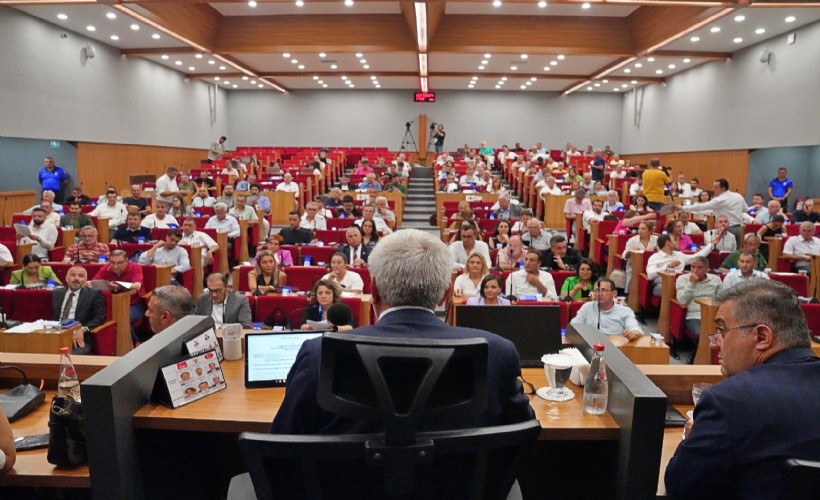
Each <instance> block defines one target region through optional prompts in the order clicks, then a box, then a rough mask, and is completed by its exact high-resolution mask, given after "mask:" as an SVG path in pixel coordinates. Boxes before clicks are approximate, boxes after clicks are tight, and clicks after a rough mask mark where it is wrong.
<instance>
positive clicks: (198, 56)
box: [194, 54, 202, 59]
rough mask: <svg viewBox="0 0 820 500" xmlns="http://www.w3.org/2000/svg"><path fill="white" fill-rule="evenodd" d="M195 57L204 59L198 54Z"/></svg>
mask: <svg viewBox="0 0 820 500" xmlns="http://www.w3.org/2000/svg"><path fill="white" fill-rule="evenodd" d="M194 57H196V58H197V59H202V54H197V55H195V56H194Z"/></svg>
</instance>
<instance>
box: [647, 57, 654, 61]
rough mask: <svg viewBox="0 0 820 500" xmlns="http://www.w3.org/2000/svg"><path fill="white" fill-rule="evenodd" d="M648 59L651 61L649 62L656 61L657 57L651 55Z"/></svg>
mask: <svg viewBox="0 0 820 500" xmlns="http://www.w3.org/2000/svg"><path fill="white" fill-rule="evenodd" d="M646 60H647V61H649V62H655V58H654V57H649V58H647V59H646Z"/></svg>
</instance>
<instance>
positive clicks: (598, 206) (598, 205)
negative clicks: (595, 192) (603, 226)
mask: <svg viewBox="0 0 820 500" xmlns="http://www.w3.org/2000/svg"><path fill="white" fill-rule="evenodd" d="M606 215H609V214H608V213H607V212H604V202H603V201H601V200H593V202H592V208H591V209H590V210H585V211H584V215H583V219H582V221H583V224H584V231H586V232H589V221H592V220H597V221H602V220H604V216H606Z"/></svg>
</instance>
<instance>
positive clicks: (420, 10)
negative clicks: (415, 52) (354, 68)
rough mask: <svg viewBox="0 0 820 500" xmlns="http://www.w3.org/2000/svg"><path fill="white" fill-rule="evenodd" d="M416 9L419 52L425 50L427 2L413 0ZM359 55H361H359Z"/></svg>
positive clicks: (424, 51)
mask: <svg viewBox="0 0 820 500" xmlns="http://www.w3.org/2000/svg"><path fill="white" fill-rule="evenodd" d="M414 7H415V10H416V44H417V45H418V47H419V52H421V53H426V52H427V4H426V3H424V2H415V3H414ZM359 57H361V56H359Z"/></svg>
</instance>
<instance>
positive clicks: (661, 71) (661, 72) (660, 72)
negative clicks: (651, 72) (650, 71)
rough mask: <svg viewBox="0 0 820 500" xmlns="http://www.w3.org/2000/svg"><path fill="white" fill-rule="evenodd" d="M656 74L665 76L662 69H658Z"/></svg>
mask: <svg viewBox="0 0 820 500" xmlns="http://www.w3.org/2000/svg"><path fill="white" fill-rule="evenodd" d="M655 74H656V75H662V74H663V70H662V69H656V70H655Z"/></svg>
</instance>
